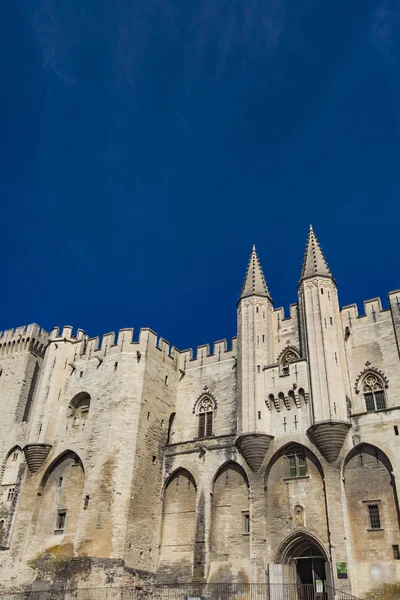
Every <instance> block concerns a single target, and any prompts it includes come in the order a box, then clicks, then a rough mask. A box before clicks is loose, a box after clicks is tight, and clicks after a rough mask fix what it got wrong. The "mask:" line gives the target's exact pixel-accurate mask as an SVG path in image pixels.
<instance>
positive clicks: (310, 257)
mask: <svg viewBox="0 0 400 600" xmlns="http://www.w3.org/2000/svg"><path fill="white" fill-rule="evenodd" d="M316 275H321V276H323V277H332V273H331V272H330V269H329V267H328V263H327V262H326V259H325V256H324V255H323V253H322V250H321V246H320V245H319V241H318V239H317V236H316V235H315V233H314V229H313V228H312V225H310V231H309V234H308V240H307V246H306V251H305V254H304V260H303V268H302V271H301V277H300V283H301V282H302V281H303V279H307V278H308V277H315V276H316Z"/></svg>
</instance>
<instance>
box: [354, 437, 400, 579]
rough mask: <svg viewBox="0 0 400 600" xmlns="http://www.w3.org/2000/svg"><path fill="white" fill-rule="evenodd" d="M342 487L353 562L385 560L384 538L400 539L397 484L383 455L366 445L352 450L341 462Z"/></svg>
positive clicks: (385, 545) (390, 466) (362, 444)
mask: <svg viewBox="0 0 400 600" xmlns="http://www.w3.org/2000/svg"><path fill="white" fill-rule="evenodd" d="M343 487H344V491H345V496H346V504H347V514H348V521H349V524H350V534H351V544H352V552H353V556H354V559H355V560H364V561H370V562H375V561H377V562H378V564H379V561H385V560H387V552H388V549H387V542H386V539H393V540H395V539H399V537H400V511H399V500H398V496H397V485H396V481H395V476H394V473H393V467H392V463H391V461H390V459H389V457H388V456H387V454H386V453H385V452H384V451H383V450H381V449H380V448H379V447H377V446H375V445H373V444H369V443H361V444H358V445H357V446H355V447H354V448H352V449H351V450H350V452H349V453H348V454H347V456H346V457H345V460H344V462H343ZM379 583H384V579H383V578H382V579H381V580H380V581H377V584H379Z"/></svg>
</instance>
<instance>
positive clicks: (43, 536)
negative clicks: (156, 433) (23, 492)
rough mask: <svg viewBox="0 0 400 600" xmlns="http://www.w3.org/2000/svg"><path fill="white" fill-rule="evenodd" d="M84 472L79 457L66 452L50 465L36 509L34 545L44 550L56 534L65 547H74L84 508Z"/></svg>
mask: <svg viewBox="0 0 400 600" xmlns="http://www.w3.org/2000/svg"><path fill="white" fill-rule="evenodd" d="M84 487H85V471H84V468H83V463H82V460H81V458H80V457H79V455H78V454H77V453H76V452H74V451H73V450H70V449H66V450H64V451H63V452H61V453H60V454H59V455H57V456H56V457H54V459H53V460H52V461H51V462H50V464H49V465H48V466H47V469H46V471H45V473H44V475H43V477H42V480H41V483H40V487H39V490H40V494H39V495H38V503H37V505H36V507H35V514H34V517H33V522H34V524H35V527H34V529H33V532H32V533H33V536H34V537H35V541H34V543H33V545H34V546H35V547H36V548H38V549H40V548H43V549H45V548H46V547H48V546H49V545H51V540H52V539H53V538H54V535H55V534H62V535H63V541H62V543H63V544H71V545H73V544H74V540H75V536H76V532H77V530H78V525H79V520H80V516H81V512H82V510H83V506H84V496H83V492H84Z"/></svg>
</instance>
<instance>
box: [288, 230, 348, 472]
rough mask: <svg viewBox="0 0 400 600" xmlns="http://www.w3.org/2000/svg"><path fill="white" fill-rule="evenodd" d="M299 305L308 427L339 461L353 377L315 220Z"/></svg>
mask: <svg viewBox="0 0 400 600" xmlns="http://www.w3.org/2000/svg"><path fill="white" fill-rule="evenodd" d="M299 309H300V336H301V346H302V354H303V355H304V356H305V357H306V358H307V361H308V370H309V380H310V393H311V399H312V410H313V413H312V416H313V425H312V427H311V428H310V430H309V433H310V435H311V437H312V438H313V441H314V443H315V444H316V446H317V447H318V448H319V450H320V451H321V452H322V454H323V455H324V456H325V458H326V459H327V460H329V461H330V462H334V461H335V460H336V458H337V457H338V455H339V452H340V450H341V447H342V445H343V442H344V440H345V438H346V435H347V432H348V429H349V427H350V424H349V421H348V414H347V398H348V397H349V396H350V393H349V382H348V376H347V369H346V356H345V348H344V334H343V331H342V324H341V318H340V310H339V301H338V293H337V287H336V283H335V280H334V279H333V277H332V274H331V272H330V270H329V267H328V264H327V262H326V260H325V257H324V255H323V253H322V250H321V247H320V245H319V242H318V240H317V237H316V235H315V233H314V230H313V228H312V226H311V225H310V231H309V234H308V240H307V246H306V252H305V255H304V262H303V268H302V273H301V277H300V282H299Z"/></svg>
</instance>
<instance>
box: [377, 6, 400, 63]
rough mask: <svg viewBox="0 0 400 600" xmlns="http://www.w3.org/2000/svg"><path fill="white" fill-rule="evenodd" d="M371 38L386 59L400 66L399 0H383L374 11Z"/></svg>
mask: <svg viewBox="0 0 400 600" xmlns="http://www.w3.org/2000/svg"><path fill="white" fill-rule="evenodd" d="M371 38H372V41H373V43H374V44H375V45H376V47H377V49H378V51H379V53H380V54H381V56H382V57H383V58H384V59H385V60H386V61H388V62H389V63H391V64H393V65H396V66H400V10H399V5H398V2H397V0H396V1H395V0H383V2H381V4H380V5H379V6H378V8H377V9H376V10H375V11H374V13H373V16H372V21H371Z"/></svg>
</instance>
